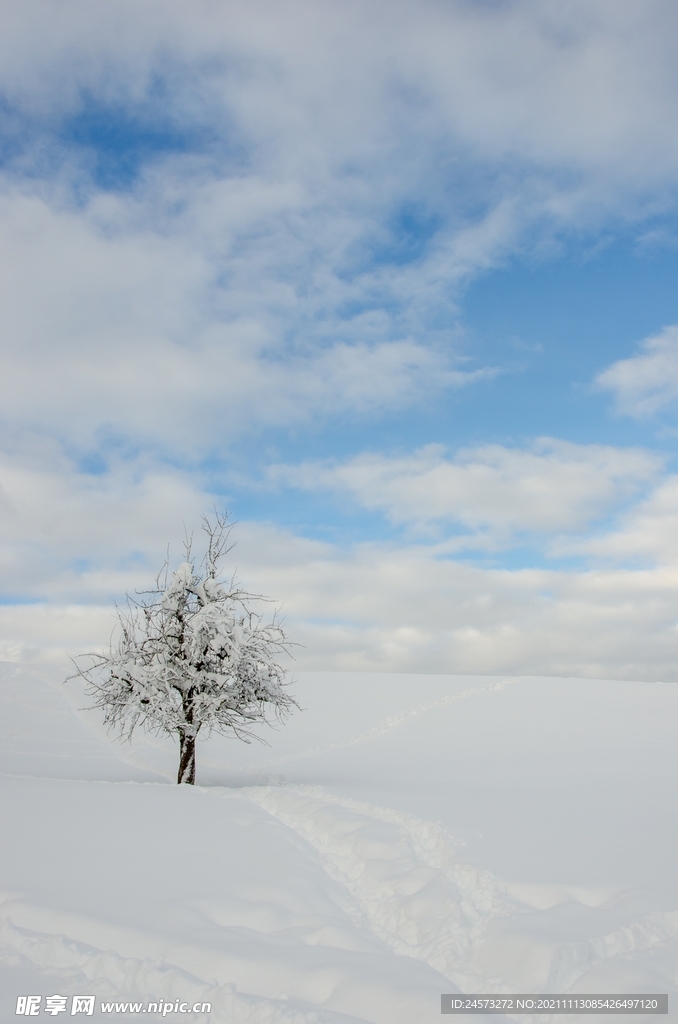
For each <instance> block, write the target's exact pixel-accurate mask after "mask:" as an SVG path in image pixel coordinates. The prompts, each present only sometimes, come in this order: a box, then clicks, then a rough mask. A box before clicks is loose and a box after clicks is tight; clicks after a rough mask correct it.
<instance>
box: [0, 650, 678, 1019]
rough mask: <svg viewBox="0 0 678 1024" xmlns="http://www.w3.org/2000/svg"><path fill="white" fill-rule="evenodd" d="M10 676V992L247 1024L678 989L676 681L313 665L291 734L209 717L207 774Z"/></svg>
mask: <svg viewBox="0 0 678 1024" xmlns="http://www.w3.org/2000/svg"><path fill="white" fill-rule="evenodd" d="M2 686H3V691H4V698H5V699H4V705H5V708H6V710H7V714H6V715H5V717H4V723H5V724H4V727H3V728H4V730H5V731H6V736H5V740H6V742H5V744H4V749H5V760H4V762H3V769H4V772H5V774H4V776H3V779H2V790H3V806H4V810H3V818H4V820H5V823H6V835H7V837H8V839H7V842H6V844H5V854H4V857H3V867H2V878H1V880H0V885H1V886H2V890H3V891H2V896H1V902H2V906H1V907H0V919H1V920H2V925H1V930H0V954H1V955H0V978H1V979H2V985H3V987H2V1005H3V1008H4V1009H3V1012H4V1013H5V1015H6V1016H9V1015H10V1014H12V1015H13V1006H14V1003H15V1000H16V994H19V993H21V992H23V991H24V988H22V987H21V986H22V985H24V986H25V985H29V989H26V991H29V990H30V991H39V992H42V993H43V994H45V995H47V994H52V993H54V992H56V991H59V992H62V993H63V994H66V993H67V992H68V993H73V992H79V993H83V992H90V993H96V994H97V995H99V996H100V997H103V998H118V999H120V998H127V999H159V998H163V999H165V1000H171V999H175V998H179V999H182V1000H187V1001H190V1002H194V1001H207V1002H211V1003H212V1007H213V1009H212V1013H211V1015H210V1016H209V1019H210V1020H211V1021H214V1022H221V1021H225V1022H226V1021H229V1022H230V1021H233V1022H235V1024H241V1022H242V1024H244V1022H249V1024H259V1022H264V1021H265V1022H270V1024H283V1022H284V1024H302V1022H303V1024H325V1022H327V1024H347V1022H352V1024H359V1022H370V1024H382V1022H384V1024H387V1022H388V1024H419V1022H422V1024H426V1022H427V1021H433V1020H434V1019H435V1020H439V1019H440V1012H439V1007H440V993H441V992H443V991H448V992H449V991H456V990H457V989H459V990H462V991H467V992H468V991H476V992H481V991H482V992H511V991H514V992H517V991H554V992H555V991H578V992H595V991H618V992H634V991H664V992H665V991H668V992H669V993H670V997H671V996H673V997H674V1003H675V1002H676V1001H678V909H677V908H678V898H677V897H678V884H676V872H675V849H676V847H675V845H672V843H674V841H675V838H676V824H675V810H674V808H675V803H673V804H672V801H673V799H674V797H675V795H676V794H675V782H676V772H675V768H676V750H675V743H673V741H672V738H673V733H674V730H675V726H674V722H675V717H672V716H675V711H676V710H678V709H677V708H676V695H677V694H678V690H676V689H674V688H673V687H668V686H662V685H659V684H657V685H652V684H613V683H599V682H594V681H576V680H507V681H502V680H487V679H485V680H483V679H477V680H472V679H468V678H466V679H454V678H452V677H447V678H445V677H433V678H431V677H428V678H426V677H393V676H392V677H369V676H367V675H365V676H361V675H353V676H348V675H342V674H340V673H327V674H323V673H317V674H309V675H308V676H306V677H302V678H301V679H300V681H299V683H298V687H297V688H296V689H295V695H296V696H298V697H299V698H300V702H301V703H302V705H303V706H305V707H306V708H307V710H306V711H305V712H304V713H303V714H301V715H299V716H297V718H295V719H294V720H293V721H292V722H291V723H290V724H289V725H287V726H286V727H285V728H284V729H283V730H281V731H280V732H279V733H273V734H271V735H270V737H269V738H270V739H271V740H272V745H271V747H270V748H268V749H267V748H262V747H261V746H258V745H252V746H250V747H247V746H244V745H242V744H238V743H236V742H233V741H230V742H229V741H226V740H221V739H214V740H210V741H208V742H207V743H205V744H204V745H203V747H202V749H200V748H199V752H198V781H199V782H201V781H206V782H209V783H210V784H209V785H198V786H197V787H196V788H195V789H192V788H191V787H176V786H173V785H167V784H165V781H164V780H163V775H165V776H167V777H171V776H172V774H173V772H174V770H175V763H174V758H175V753H176V752H175V751H173V750H172V749H171V746H170V745H168V744H165V743H163V742H160V741H157V740H153V739H148V738H147V739H142V740H140V741H139V742H138V743H136V744H135V745H133V746H132V747H128V746H118V745H116V744H114V743H112V742H111V741H110V740H109V739H107V738H105V737H104V736H102V735H101V733H100V731H98V730H97V728H96V727H95V725H96V724H95V723H93V722H92V720H91V718H89V717H88V716H87V715H83V714H81V713H79V712H77V711H76V712H74V710H73V709H74V708H77V706H78V705H77V700H76V697H77V695H76V697H74V695H73V694H72V693H71V694H70V696H69V693H68V691H64V690H63V689H55V688H54V687H52V686H48V685H46V684H45V682H44V681H43V680H41V679H40V678H39V677H38V676H37V675H35V674H34V675H33V676H31V675H30V674H29V673H27V672H25V671H23V670H22V671H18V670H16V669H15V668H12V667H10V668H8V669H7V671H6V672H5V676H4V680H3V681H2ZM65 698H69V699H68V700H67V699H65ZM582 704H584V708H585V711H586V714H584V715H582ZM357 707H359V708H360V715H356V708H357ZM608 707H610V711H609V713H606V717H605V719H603V718H602V712H603V710H606V709H607V708H608ZM568 709H569V712H570V717H569V719H568V718H567V712H568ZM603 720H604V721H605V722H606V723H607V727H606V728H605V729H602V728H601V722H602V721H603ZM630 744H632V745H630ZM31 767H33V768H34V770H33V772H30V771H29V770H27V769H30V768H31ZM29 775H33V776H34V777H27V776H29ZM125 779H126V780H129V781H123V780H125ZM151 780H154V781H151ZM549 802H550V803H549ZM552 805H555V812H557V813H554V815H552V816H551V817H549V815H548V810H549V806H552ZM620 808H625V810H624V813H622V812H621V811H620ZM535 818H538V821H537V823H536V824H535ZM531 822H532V823H533V826H532V828H531V827H530V823H531ZM634 822H635V823H636V826H637V827H635V828H633V827H632V826H633V823H634ZM507 823H509V825H511V823H512V830H511V828H510V827H509V826H508V825H507ZM563 823H566V824H567V825H568V826H570V827H568V828H565V827H564V824H563ZM561 824H563V827H560V825H561ZM573 824H574V825H575V826H576V827H574V828H573V827H572V826H573ZM547 826H548V827H547ZM481 830H482V831H481ZM620 837H621V839H622V840H623V839H624V837H626V841H620ZM521 866H522V867H523V870H522V871H521V870H520V868H521ZM17 986H18V987H17ZM30 986H33V987H32V988H31V987H30ZM36 986H38V987H36ZM671 1006H672V1004H671V1001H670V1007H671ZM154 1016H155V1015H153V1014H144V1015H143V1019H145V1020H149V1019H153V1017H154ZM670 1016H671V1017H674V1016H675V1014H674V1013H673V1012H671V1014H670ZM3 1019H4V1017H3ZM101 1019H107V1020H113V1019H116V1018H115V1015H112V1014H107V1015H102V1016H101ZM123 1019H125V1020H129V1019H131V1017H130V1016H129V1015H128V1016H125V1017H122V1016H121V1017H120V1020H123ZM139 1019H142V1016H141V1015H140V1016H139ZM165 1019H172V1020H180V1019H183V1020H189V1019H191V1015H186V1014H181V1015H179V1014H177V1015H172V1016H170V1017H166V1018H165ZM203 1019H204V1018H203ZM587 1019H591V1018H587ZM605 1019H606V1020H607V1021H610V1020H611V1018H609V1017H606V1018H605ZM612 1019H614V1018H612ZM637 1019H638V1018H634V1020H637ZM500 1020H501V1018H499V1019H498V1020H497V1024H500ZM594 1020H595V1019H594ZM564 1024H566V1019H565V1020H564ZM592 1024H593V1022H592Z"/></svg>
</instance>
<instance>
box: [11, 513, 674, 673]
mask: <svg viewBox="0 0 678 1024" xmlns="http://www.w3.org/2000/svg"><path fill="white" fill-rule="evenodd" d="M238 539H239V544H238V548H237V551H236V554H237V562H238V565H239V568H240V574H241V576H242V578H243V580H244V582H245V583H246V584H247V585H248V586H249V587H251V588H252V589H254V590H257V591H259V592H263V593H267V594H271V595H273V596H275V597H277V598H279V599H281V600H282V605H283V607H282V612H283V615H284V617H285V620H286V625H287V629H288V632H289V633H290V635H291V637H292V639H294V640H295V641H297V642H300V643H302V644H303V645H304V646H303V647H301V648H298V649H297V650H296V651H295V658H296V660H295V662H294V663H292V667H294V666H295V665H296V667H297V668H300V669H302V668H303V669H350V670H375V671H391V672H399V671H402V672H415V671H416V672H460V673H480V674H483V673H500V674H535V675H565V676H567V675H574V676H584V677H591V678H617V679H647V680H656V679H664V680H674V681H675V680H678V669H677V668H676V665H678V625H677V624H676V618H677V616H676V604H675V593H676V588H677V587H678V569H677V568H676V566H675V565H674V566H672V567H662V568H657V569H653V570H636V571H631V570H595V571H588V572H586V571H572V572H555V571H549V570H536V569H530V570H516V571H507V570H488V569H483V568H478V567H474V566H470V565H464V564H460V563H457V562H454V561H452V560H450V559H448V558H444V557H440V553H439V551H438V549H437V548H436V547H435V546H427V545H416V546H411V547H407V546H402V547H396V546H393V545H384V544H361V545H356V546H354V547H352V548H351V549H349V550H341V549H339V548H337V547H334V546H333V545H330V544H321V543H318V542H315V541H308V540H304V539H302V538H298V537H295V536H293V535H292V534H290V533H289V532H288V531H285V530H281V529H279V528H276V527H274V526H267V525H265V524H263V525H262V524H250V523H242V524H239V526H238ZM112 613H113V609H112V607H111V608H105V607H102V606H83V605H77V604H70V605H69V604H67V605H64V606H46V605H43V606H37V607H36V606H33V607H29V606H23V607H4V608H3V607H0V655H3V656H4V657H8V658H9V659H11V660H23V661H34V662H35V661H37V662H40V661H42V662H45V663H46V664H48V665H51V666H52V671H53V672H54V674H55V676H58V674H59V673H61V674H65V672H66V670H67V668H68V661H67V654H68V653H70V654H77V653H79V652H81V651H83V650H89V649H92V648H94V647H97V646H100V645H102V644H105V643H106V642H107V641H108V639H109V635H110V630H111V626H112V624H113V622H114V619H113V614H112Z"/></svg>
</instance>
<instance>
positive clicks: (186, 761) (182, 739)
mask: <svg viewBox="0 0 678 1024" xmlns="http://www.w3.org/2000/svg"><path fill="white" fill-rule="evenodd" d="M179 743H180V748H179V775H178V777H177V783H182V782H183V783H184V784H185V785H187V786H194V785H195V736H187V735H186V734H185V733H179Z"/></svg>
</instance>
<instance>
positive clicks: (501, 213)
mask: <svg viewBox="0 0 678 1024" xmlns="http://www.w3.org/2000/svg"><path fill="white" fill-rule="evenodd" d="M0 19H1V20H2V24H1V25H0V28H1V31H0V92H1V93H2V94H3V96H4V98H5V100H6V105H7V110H8V112H9V113H8V115H7V116H8V118H9V121H8V125H9V127H10V128H11V129H12V131H14V130H16V132H17V133H18V135H17V136H16V139H15V142H16V145H17V146H18V147H19V148H18V149H17V154H18V155H16V157H15V158H10V159H9V160H8V161H7V162H6V166H5V177H4V179H3V182H2V192H3V199H2V203H1V205H0V237H1V238H2V240H3V241H2V249H1V251H0V261H1V263H2V270H3V273H4V275H5V280H6V282H7V288H6V293H5V294H6V295H7V296H8V302H7V305H6V306H5V309H4V313H3V320H2V323H0V330H1V332H2V337H3V339H4V341H3V345H4V346H5V356H4V358H5V360H6V364H5V365H6V366H7V373H6V374H5V376H4V379H5V381H8V380H10V379H11V386H9V385H6V386H5V388H4V391H3V392H2V393H1V394H0V399H1V401H2V407H3V410H4V414H5V416H6V417H8V418H12V419H13V420H14V422H15V425H16V426H21V427H22V428H24V429H26V428H36V429H37V428H40V429H48V428H49V430H50V431H54V430H56V431H57V432H58V433H59V434H60V435H63V436H67V437H68V438H69V440H70V441H71V443H74V442H75V440H76V439H81V442H82V443H84V444H85V445H88V444H91V443H92V438H93V437H96V435H97V431H103V432H104V433H109V434H110V433H111V432H113V433H117V434H121V433H122V434H124V435H125V436H128V437H130V438H132V439H133V442H134V443H135V444H137V445H147V446H148V445H150V446H157V445H159V444H161V443H162V442H163V439H164V440H165V443H166V444H168V445H169V446H173V445H184V446H186V447H188V448H190V449H191V450H192V451H193V452H197V451H200V452H201V453H202V452H204V451H205V450H206V449H210V450H212V449H213V447H214V444H215V439H216V438H218V437H220V436H221V437H225V436H228V437H232V436H233V434H234V432H235V431H236V430H237V429H239V428H240V427H241V426H242V425H243V423H244V422H247V423H250V424H254V425H263V426H266V425H272V424H287V423H290V422H293V423H295V422H302V421H303V419H304V418H308V417H313V416H321V415H325V414H335V413H337V412H346V411H348V412H361V411H362V412H373V411H378V410H380V409H392V408H399V407H402V406H404V405H407V404H408V403H410V402H412V401H416V400H417V399H418V398H419V397H420V396H421V394H422V392H423V391H425V390H426V389H430V388H433V387H436V386H449V385H451V386H454V385H456V384H459V383H469V382H472V381H473V380H476V379H478V378H479V376H482V373H480V374H479V373H477V372H476V371H477V370H478V368H476V367H472V366H470V367H469V366H466V365H460V364H459V363H458V361H457V355H458V339H457V338H456V337H455V335H454V332H453V330H451V328H450V325H451V324H452V325H453V323H454V318H455V314H456V310H455V306H454V301H455V294H456V291H455V290H456V289H458V287H459V285H460V283H461V282H463V281H464V280H466V279H468V277H469V276H472V275H473V274H475V273H477V272H478V271H479V270H482V269H484V268H487V267H490V266H492V265H495V264H496V263H497V262H498V261H501V260H502V259H504V258H506V256H507V255H508V254H510V253H511V252H513V251H515V249H516V247H521V246H526V245H527V244H528V241H527V239H528V237H534V238H535V239H536V241H537V244H538V245H539V244H542V243H543V242H544V238H545V237H551V235H552V233H553V232H554V231H555V232H556V233H558V232H560V231H562V229H563V227H565V228H575V229H577V230H578V229H580V228H581V227H586V226H587V225H588V226H589V227H590V226H595V225H597V224H599V223H600V221H601V218H603V219H604V218H605V217H607V216H610V215H612V216H614V217H622V218H626V219H633V218H636V217H642V215H643V212H644V211H645V212H646V211H647V198H646V197H647V195H648V194H651V195H652V196H653V199H652V203H653V204H654V205H653V207H652V208H653V209H656V208H657V203H659V205H660V206H661V204H662V203H664V204H665V205H666V204H667V203H670V201H671V199H670V194H669V193H670V188H671V183H672V182H673V181H674V180H675V172H676V170H677V169H678V144H677V143H676V142H675V139H678V124H677V123H676V119H677V118H678V114H677V113H676V110H675V105H674V104H673V96H674V90H675V78H676V71H675V68H676V66H678V62H676V60H675V53H674V52H673V49H672V47H673V43H672V42H671V40H672V39H674V38H675V36H674V34H673V33H672V31H671V29H672V27H673V26H674V24H675V22H676V13H675V8H674V6H673V5H672V4H670V3H668V2H665V0H653V2H651V3H649V4H646V5H644V6H643V8H642V9H640V8H638V5H636V4H634V3H631V2H624V0H620V2H617V3H615V4H610V3H609V2H607V0H589V2H587V3H583V0H577V2H574V3H571V4H568V5H567V7H562V6H560V7H558V6H549V7H545V6H544V4H543V3H541V2H537V0H534V2H533V0H529V2H527V3H524V4H519V5H489V6H487V5H469V4H467V3H462V2H454V3H450V4H447V5H440V4H438V3H435V2H424V3H421V2H420V3H416V4H414V3H411V2H409V0H408V2H402V0H401V2H399V3H397V4H395V6H394V5H393V4H388V5H386V4H385V3H381V2H377V3H375V4H374V5H372V6H370V7H366V6H365V5H364V4H362V5H358V4H353V3H348V4H345V5H336V4H333V3H329V2H322V3H319V4H317V3H310V2H307V0H290V2H289V3H286V4H284V5H282V6H281V5H278V4H273V3H264V4H263V5H259V6H257V7H256V8H255V7H253V6H252V5H251V4H248V3H244V2H239V0H231V2H228V3H225V4H223V5H220V6H219V7H217V8H215V7H214V5H213V4H210V3H204V2H196V3H195V4H192V5H191V7H190V10H189V8H187V7H186V5H185V4H182V3H179V2H173V0H163V2H162V3H160V2H155V0H149V2H148V3H147V4H144V5H141V6H140V5H138V4H133V3H130V2H129V0H112V2H110V3H107V4H106V5H105V7H103V8H102V7H99V8H97V9H96V10H95V9H94V8H93V7H92V5H91V4H89V3H87V2H85V0H66V2H64V3H63V4H60V5H59V7H58V8H56V7H55V6H54V5H53V4H52V3H51V2H47V0H26V3H25V4H22V6H21V10H20V13H18V12H17V11H16V10H15V9H14V8H10V7H5V8H3V11H2V13H1V14H0ZM159 83H161V85H162V87H160V86H159ZM85 102H87V103H90V104H94V109H95V112H98V114H99V115H102V112H104V113H105V114H106V116H110V117H119V118H122V119H123V121H124V119H125V118H127V122H125V123H128V124H133V125H134V126H135V131H137V132H138V134H139V136H140V137H143V132H144V130H145V129H147V128H149V129H154V130H155V129H157V128H158V127H160V128H161V129H162V130H165V129H167V130H168V131H170V130H171V131H175V132H178V133H179V134H180V133H182V132H184V133H185V132H188V131H189V130H193V131H194V132H195V131H197V134H194V136H188V135H187V136H186V138H187V139H188V141H187V142H186V146H187V149H188V151H187V152H181V151H179V150H177V151H176V152H174V153H173V154H170V155H168V154H164V155H163V153H161V152H156V153H155V154H154V155H153V156H152V158H151V157H149V161H148V164H147V166H146V167H145V168H144V169H143V170H142V173H141V174H140V177H139V178H138V180H137V181H136V182H135V183H134V184H132V185H130V187H129V189H128V190H127V191H124V190H123V192H121V193H118V194H112V193H107V192H105V191H102V190H101V188H97V187H96V186H95V184H93V182H92V180H91V179H90V176H89V170H88V169H89V168H90V163H91V160H92V159H93V158H92V157H91V154H90V155H88V153H87V152H86V151H83V150H81V149H78V148H77V147H76V146H75V144H74V143H73V140H72V139H71V140H70V141H68V139H64V138H62V137H61V136H59V131H58V129H59V126H60V124H61V123H62V120H63V118H64V117H66V116H68V117H73V116H76V115H78V114H79V113H80V112H82V110H83V104H84V103H85ZM102 116H103V115H102ZM22 118H23V119H24V122H25V124H24V128H23V129H22V128H21V125H22V123H24V122H22ZM672 126H673V127H672ZM673 129H676V130H673ZM22 131H24V133H27V138H29V139H30V138H33V139H34V140H35V144H34V145H33V144H29V143H28V142H27V141H26V139H24V136H22V135H21V132H22ZM200 133H202V135H201V134H200ZM122 134H123V135H124V131H123V133H122ZM22 139H24V142H26V146H27V147H28V148H24V149H23V150H21V141H22ZM196 140H197V141H196ZM201 140H202V141H201ZM88 161H89V162H88ZM664 189H668V190H669V191H663V190H664ZM403 211H405V213H407V212H408V211H409V214H410V215H412V216H414V219H415V221H417V218H419V220H418V221H417V223H418V224H419V227H418V228H417V229H416V230H414V232H413V236H412V238H410V239H409V241H407V240H406V241H405V242H403V238H402V235H403V231H402V230H401V228H399V227H398V224H399V223H400V221H399V218H401V217H402V215H403ZM412 211H414V214H413V213H412ZM530 232H531V233H532V234H530ZM405 234H407V232H405ZM403 245H405V249H403V248H402V246H403ZM408 246H409V248H408ZM431 337H435V338H436V347H435V348H432V347H431V345H430V343H429V340H428V339H430V338H431ZM36 365H39V366H40V367H41V368H42V370H43V372H42V373H41V374H40V378H41V379H38V375H36V373H35V366H36ZM42 378H45V379H49V381H50V382H51V386H50V387H45V386H44V385H43V382H42Z"/></svg>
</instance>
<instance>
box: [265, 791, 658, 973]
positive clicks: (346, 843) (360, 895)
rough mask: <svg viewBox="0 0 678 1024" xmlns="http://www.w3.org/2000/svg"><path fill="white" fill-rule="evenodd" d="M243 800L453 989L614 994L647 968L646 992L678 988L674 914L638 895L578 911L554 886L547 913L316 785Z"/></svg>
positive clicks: (400, 824) (448, 843) (442, 839)
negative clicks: (287, 831)
mask: <svg viewBox="0 0 678 1024" xmlns="http://www.w3.org/2000/svg"><path fill="white" fill-rule="evenodd" d="M245 792H247V794H248V795H249V796H250V797H251V799H252V800H254V801H256V802H257V803H258V804H259V805H260V806H261V807H263V808H264V809H265V810H267V811H268V812H269V813H270V814H272V815H274V816H275V817H276V818H278V819H279V820H280V821H282V822H283V823H284V824H285V825H287V826H288V827H289V828H291V829H294V831H295V832H296V833H297V834H298V835H299V836H301V837H302V838H303V839H305V840H306V841H307V842H308V843H310V845H311V846H313V847H314V849H315V850H316V851H317V852H318V853H319V854H320V856H321V859H322V863H323V864H324V867H325V870H326V871H327V873H328V875H329V876H330V877H331V878H332V879H334V880H335V881H339V882H341V883H343V885H345V886H346V889H347V890H348V891H349V893H350V894H351V897H352V900H353V908H354V909H353V913H354V916H355V918H356V921H358V920H360V921H362V923H363V925H364V926H365V927H367V928H369V929H370V930H371V931H372V932H373V934H375V935H376V936H378V937H379V938H380V939H381V940H382V941H383V942H384V943H385V944H386V945H387V946H388V947H389V948H390V949H392V950H393V952H395V953H398V954H400V955H404V956H409V957H414V958H416V959H419V960H422V961H424V962H425V963H427V964H429V965H430V966H431V967H433V968H435V970H437V971H439V972H440V973H441V974H443V975H444V976H445V977H447V978H449V979H450V980H451V981H452V982H453V983H454V985H455V986H458V987H459V988H460V989H461V990H462V991H476V992H502V991H503V992H509V991H552V992H562V991H566V990H568V989H570V988H571V989H572V991H577V990H578V991H596V990H597V989H598V986H599V985H603V988H605V985H606V981H607V979H609V983H612V982H613V981H614V985H615V986H616V988H614V990H617V989H619V985H620V984H622V988H621V989H620V990H621V991H624V989H625V986H624V984H623V983H624V979H625V978H628V979H629V981H630V982H631V984H632V987H631V989H628V991H631V990H632V989H633V982H632V979H633V978H634V977H635V978H636V982H635V983H636V984H640V983H641V979H642V978H644V977H645V975H646V974H647V973H648V964H649V963H650V961H651V968H652V969H651V972H650V973H651V975H652V976H653V979H654V983H655V985H658V986H659V987H660V988H661V990H662V991H667V989H668V990H669V991H672V992H675V991H676V990H677V988H678V911H673V912H668V913H667V912H663V913H662V912H659V911H658V910H657V909H656V908H654V907H653V904H652V900H651V898H650V897H649V896H647V895H645V896H644V895H643V894H637V893H631V894H628V893H623V892H622V893H618V894H612V895H611V894H610V893H602V892H601V893H600V894H599V896H598V897H597V896H596V894H595V893H588V894H587V902H586V903H584V902H581V901H580V900H579V899H577V895H576V894H575V893H568V892H567V890H563V887H554V888H553V896H552V902H553V905H551V906H547V907H546V908H545V909H536V908H535V907H534V906H532V905H530V902H529V901H528V899H529V897H528V898H527V899H520V898H518V896H517V895H516V891H518V893H520V887H519V886H516V887H511V889H512V892H510V891H509V889H508V888H507V887H504V886H502V885H501V884H500V883H499V882H498V881H497V880H496V879H495V878H494V877H493V876H492V875H491V874H490V873H488V872H485V871H482V870H480V869H478V868H476V867H474V866H472V865H469V864H465V863H463V861H462V860H461V859H460V858H459V854H458V849H457V848H456V846H455V844H454V841H453V840H452V838H451V837H450V836H449V835H448V834H447V833H446V832H445V830H444V829H442V828H441V827H440V826H438V825H436V824H433V823H431V822H426V821H422V820H420V819H418V818H415V817H412V816H410V815H407V814H402V813H398V812H396V811H392V810H388V809H385V808H380V807H375V806H372V805H368V804H362V803H359V802H357V801H353V800H349V799H344V798H340V797H334V796H330V795H329V794H327V793H326V792H324V791H323V790H322V789H320V788H319V787H301V786H300V787H283V786H281V787H272V786H267V787H252V788H249V789H247V790H246V791H245ZM544 888H548V887H544ZM542 900H543V893H542ZM547 902H548V900H547ZM592 902H593V905H591V903H592ZM648 977H649V975H648ZM646 984H647V982H642V984H641V987H643V985H646ZM582 985H583V986H584V987H583V988H582V987H581V986H582ZM587 986H589V987H587ZM609 990H613V989H609Z"/></svg>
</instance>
